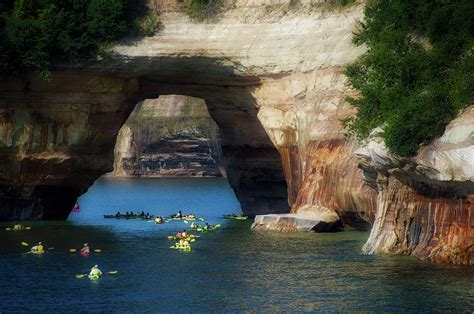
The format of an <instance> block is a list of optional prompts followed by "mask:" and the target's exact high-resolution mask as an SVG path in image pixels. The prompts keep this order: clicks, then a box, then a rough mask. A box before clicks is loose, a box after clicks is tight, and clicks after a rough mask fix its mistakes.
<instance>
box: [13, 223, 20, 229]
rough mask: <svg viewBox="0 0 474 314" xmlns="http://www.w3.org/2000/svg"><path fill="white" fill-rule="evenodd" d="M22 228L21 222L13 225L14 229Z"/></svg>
mask: <svg viewBox="0 0 474 314" xmlns="http://www.w3.org/2000/svg"><path fill="white" fill-rule="evenodd" d="M20 229H21V225H20V224H16V225H14V226H13V230H20Z"/></svg>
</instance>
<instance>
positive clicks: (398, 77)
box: [343, 0, 474, 156]
mask: <svg viewBox="0 0 474 314" xmlns="http://www.w3.org/2000/svg"><path fill="white" fill-rule="evenodd" d="M472 12H474V1H472V0H419V1H408V0H376V1H373V0H372V1H369V2H368V3H367V5H366V7H365V19H364V22H361V24H360V31H359V32H358V33H357V34H355V36H354V43H355V44H356V45H366V47H367V48H368V50H367V52H366V53H365V54H364V55H362V56H361V57H360V58H359V59H358V60H357V61H356V62H355V63H354V64H352V65H350V66H348V67H347V69H346V75H347V77H348V78H349V83H350V85H351V86H352V87H354V88H355V89H356V90H358V92H359V95H360V97H356V98H349V99H348V100H349V103H350V104H352V105H353V106H354V107H356V108H357V110H358V111H357V115H356V116H355V117H351V118H349V119H346V120H344V121H343V123H344V124H345V125H346V126H347V128H348V130H349V132H350V133H352V134H355V135H356V136H357V137H358V138H360V139H362V138H365V137H367V136H368V134H369V132H370V131H371V130H372V129H373V128H374V127H377V126H382V127H383V129H384V139H385V144H386V145H387V147H388V148H389V149H390V150H392V151H393V152H395V153H397V154H399V155H402V156H411V155H415V154H416V152H417V150H418V148H419V146H420V145H423V144H426V143H429V142H430V141H432V140H433V139H435V138H436V137H438V136H440V135H441V134H442V132H443V131H444V129H445V127H446V125H447V124H448V123H449V121H451V120H452V119H453V118H454V117H455V116H456V114H457V113H458V112H459V110H461V109H462V108H464V107H466V106H467V105H469V104H471V103H472V102H473V90H474V89H473V87H474V71H473V70H474V66H473V65H474V58H473V52H474V51H473V50H474V49H473V43H474V37H473V36H474V18H473V16H474V15H473V14H472Z"/></svg>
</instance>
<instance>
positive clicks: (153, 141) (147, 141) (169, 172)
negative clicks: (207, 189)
mask: <svg viewBox="0 0 474 314" xmlns="http://www.w3.org/2000/svg"><path fill="white" fill-rule="evenodd" d="M218 132H219V129H218V127H217V125H216V124H215V122H214V121H213V120H212V118H211V117H210V116H209V113H208V111H207V107H206V103H205V102H204V101H203V100H202V99H198V98H192V97H186V96H179V95H169V96H161V97H160V98H158V99H155V100H145V101H143V102H141V103H139V104H138V105H137V107H136V108H135V110H134V112H132V114H131V115H130V117H129V118H128V120H127V122H126V123H125V125H124V126H123V127H122V129H121V130H120V132H119V134H118V136H117V144H116V145H115V162H114V171H113V172H112V173H111V174H109V175H113V176H117V177H166V176H171V177H176V176H182V177H209V176H210V177H216V176H222V172H224V169H223V168H220V167H221V152H220V143H219V138H218V137H219V134H218Z"/></svg>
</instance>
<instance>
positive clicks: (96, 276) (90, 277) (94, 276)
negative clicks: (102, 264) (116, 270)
mask: <svg viewBox="0 0 474 314" xmlns="http://www.w3.org/2000/svg"><path fill="white" fill-rule="evenodd" d="M87 277H89V279H90V280H97V279H100V277H101V276H99V275H89V276H87Z"/></svg>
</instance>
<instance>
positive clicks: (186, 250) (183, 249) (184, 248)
mask: <svg viewBox="0 0 474 314" xmlns="http://www.w3.org/2000/svg"><path fill="white" fill-rule="evenodd" d="M170 249H173V250H181V251H184V252H190V251H191V246H184V247H180V246H176V245H173V246H170Z"/></svg>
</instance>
